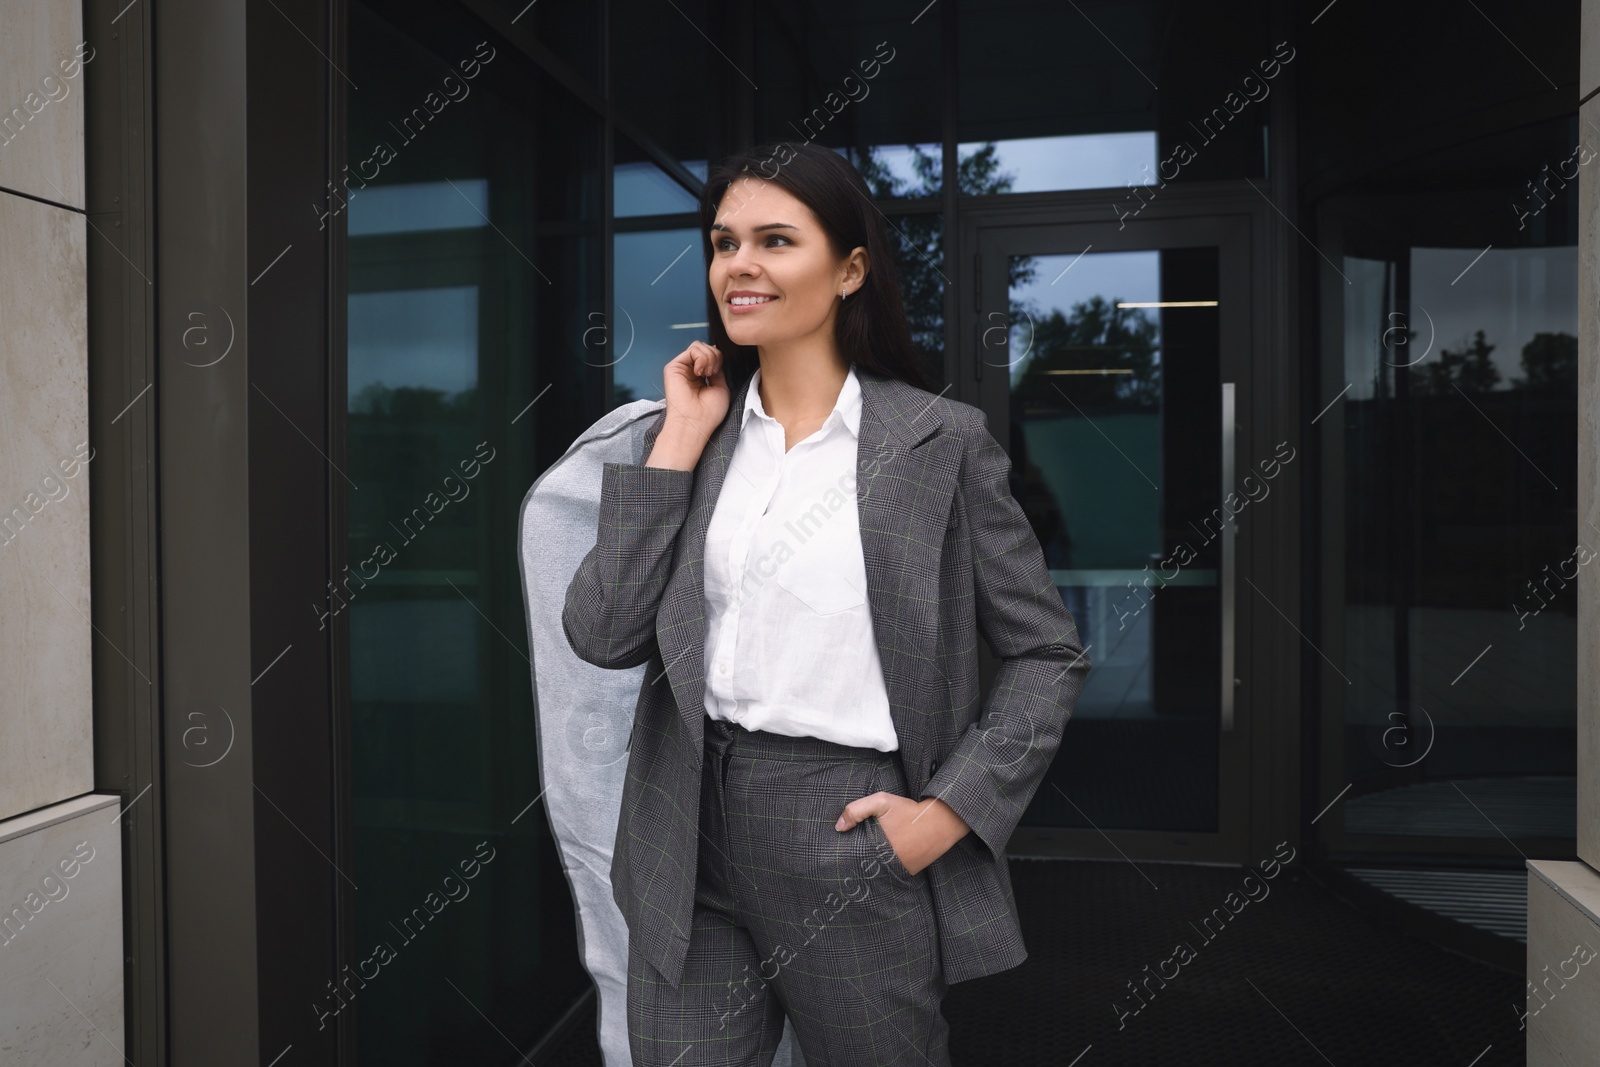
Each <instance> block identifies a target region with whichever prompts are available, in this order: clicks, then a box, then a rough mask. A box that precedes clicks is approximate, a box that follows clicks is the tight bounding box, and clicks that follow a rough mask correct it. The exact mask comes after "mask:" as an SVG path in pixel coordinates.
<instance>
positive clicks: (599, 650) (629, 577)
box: [561, 409, 695, 669]
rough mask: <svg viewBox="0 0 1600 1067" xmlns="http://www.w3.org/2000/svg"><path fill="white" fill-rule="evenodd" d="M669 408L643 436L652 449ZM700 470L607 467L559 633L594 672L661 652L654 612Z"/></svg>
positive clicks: (646, 455)
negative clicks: (594, 525) (594, 526)
mask: <svg viewBox="0 0 1600 1067" xmlns="http://www.w3.org/2000/svg"><path fill="white" fill-rule="evenodd" d="M665 421H666V411H665V409H663V410H662V412H661V413H660V414H659V415H658V416H657V417H656V420H655V422H654V424H653V425H652V426H651V427H650V429H649V430H647V431H645V438H644V451H643V452H641V453H640V459H641V460H645V459H648V458H649V457H650V450H651V448H652V447H653V446H654V444H655V439H656V437H657V435H659V434H660V432H661V427H662V425H663V424H664V423H665ZM694 476H695V472H694V471H692V470H687V471H682V470H672V469H670V468H667V467H647V466H645V465H644V464H643V463H642V462H640V463H616V462H608V463H605V464H603V465H602V468H601V475H600V518H599V523H598V530H597V533H596V537H595V545H594V547H593V548H591V549H590V550H589V552H588V554H587V555H586V556H584V557H583V562H581V563H579V564H578V570H577V572H576V573H575V574H574V575H573V576H572V581H571V582H570V583H569V584H568V586H567V598H566V603H565V604H564V606H563V607H562V610H561V628H562V629H563V630H564V631H565V632H566V635H567V643H568V644H569V645H571V646H572V651H573V652H575V653H577V655H578V658H579V659H582V660H584V661H585V662H587V663H592V664H594V665H595V666H596V667H608V668H615V669H621V668H625V667H635V666H638V665H639V664H641V663H644V662H645V661H647V660H648V659H649V658H650V657H651V656H652V655H654V654H655V652H656V609H657V607H658V606H659V604H660V602H661V593H662V590H664V589H665V588H666V585H667V579H668V578H669V577H671V570H672V557H673V548H674V546H675V545H676V543H677V538H678V531H679V530H680V529H682V527H683V522H684V519H685V518H686V517H687V516H688V513H689V500H690V497H691V495H692V492H693V489H694Z"/></svg>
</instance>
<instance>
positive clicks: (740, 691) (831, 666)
mask: <svg viewBox="0 0 1600 1067" xmlns="http://www.w3.org/2000/svg"><path fill="white" fill-rule="evenodd" d="M760 384H761V371H760V369H759V368H758V369H757V370H756V372H755V374H754V375H753V376H752V377H751V379H750V387H749V391H748V393H746V398H745V406H744V412H743V416H742V419H743V421H742V422H741V424H740V428H739V440H738V444H737V445H736V446H735V448H734V452H733V458H732V460H731V462H730V465H729V467H728V472H727V476H726V477H725V478H724V479H723V483H722V491H721V493H720V494H718V497H717V504H716V508H715V509H714V510H713V511H712V513H711V522H710V525H709V526H708V527H707V529H706V558H705V592H706V609H707V630H706V661H705V668H706V691H705V705H706V712H707V714H709V715H711V716H712V717H713V718H716V719H724V720H728V721H731V722H736V723H739V724H740V725H741V726H744V727H745V728H746V729H749V730H766V731H768V732H770V733H777V734H786V735H789V736H799V737H820V738H823V739H824V740H828V741H835V742H838V743H839V744H842V745H853V746H857V747H861V748H876V749H879V750H881V751H884V752H891V751H894V750H895V749H897V748H899V747H900V741H899V738H898V737H897V736H896V734H895V729H894V720H893V719H892V718H891V717H890V715H889V694H888V692H887V690H886V689H885V688H884V684H883V664H882V662H881V661H880V660H879V657H878V644H877V641H876V639H875V638H874V637H873V631H872V615H871V612H870V611H869V609H868V604H867V569H866V563H865V561H864V559H863V558H862V555H861V527H860V515H859V513H858V512H857V504H856V457H857V445H856V441H857V438H858V436H859V434H860V426H861V383H860V381H859V380H858V379H857V378H856V372H855V367H854V365H852V366H851V368H850V372H849V374H848V375H847V376H846V378H845V381H844V386H843V388H841V389H840V390H839V398H838V400H837V401H835V402H834V406H833V410H832V411H831V412H830V413H829V414H828V417H827V419H826V420H825V421H824V422H823V424H822V426H821V427H820V428H818V429H817V431H816V432H815V433H813V434H812V435H811V436H809V437H807V438H806V439H805V440H803V441H800V442H799V443H797V444H796V445H795V446H794V447H793V448H791V449H789V450H788V451H787V452H785V450H784V439H785V434H784V429H783V424H782V423H780V422H778V420H777V419H774V418H773V417H772V416H770V415H768V414H767V413H766V411H765V410H764V409H763V408H762V406H761V393H760V391H759V390H758V388H757V387H758V386H759V385H760Z"/></svg>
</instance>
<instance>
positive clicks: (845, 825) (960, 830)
mask: <svg viewBox="0 0 1600 1067" xmlns="http://www.w3.org/2000/svg"><path fill="white" fill-rule="evenodd" d="M871 815H876V816H877V817H878V825H879V826H882V827H883V835H884V836H885V837H887V838H888V839H889V847H890V848H892V849H894V854H895V856H896V857H897V858H898V859H899V860H900V862H901V863H902V864H904V865H905V868H906V870H908V871H910V872H911V873H912V874H918V873H920V872H921V871H922V869H923V868H924V867H926V866H928V864H930V863H932V862H933V861H934V860H936V859H938V858H939V857H940V856H942V855H944V854H945V853H946V852H948V851H949V850H950V847H951V846H952V845H954V844H955V843H956V842H957V841H959V840H961V839H962V838H963V837H965V836H966V835H967V833H968V832H969V827H968V826H967V824H966V822H965V821H964V820H963V819H962V818H961V816H959V815H957V814H956V813H955V809H954V808H952V807H950V805H948V804H946V803H945V802H944V801H942V800H940V799H938V798H937V797H927V798H925V799H923V800H920V801H918V800H912V799H911V798H910V797H903V796H901V795H899V794H898V793H883V792H879V793H871V794H868V795H867V796H864V797H861V798H859V799H857V800H852V801H851V802H850V803H848V804H846V805H845V806H844V814H842V815H840V816H839V821H838V822H836V823H834V826H833V828H834V829H835V830H839V831H844V830H848V829H850V828H851V827H853V826H855V825H856V824H857V823H859V822H860V821H861V820H862V819H865V818H867V817H868V816H871Z"/></svg>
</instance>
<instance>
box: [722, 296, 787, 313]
mask: <svg viewBox="0 0 1600 1067" xmlns="http://www.w3.org/2000/svg"><path fill="white" fill-rule="evenodd" d="M777 302H778V298H777V297H775V296H774V297H771V298H770V299H767V300H762V301H758V302H757V303H754V304H735V303H734V302H733V301H732V300H730V301H728V311H729V312H730V313H731V314H734V315H742V314H744V313H745V312H747V311H754V310H756V308H764V307H766V306H767V305H768V304H776V303H777Z"/></svg>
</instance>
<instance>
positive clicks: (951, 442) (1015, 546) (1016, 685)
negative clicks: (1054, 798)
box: [562, 367, 1089, 986]
mask: <svg viewBox="0 0 1600 1067" xmlns="http://www.w3.org/2000/svg"><path fill="white" fill-rule="evenodd" d="M856 375H857V378H858V379H859V381H860V383H861V392H862V398H861V399H862V404H861V423H860V433H859V435H858V452H859V455H858V467H857V472H858V473H857V478H856V496H857V505H858V510H859V514H860V529H861V549H862V554H863V556H864V558H865V561H866V572H867V587H868V589H867V601H868V605H869V607H870V610H871V614H872V628H873V633H874V637H875V639H876V641H877V643H878V652H879V656H880V658H881V660H882V663H883V675H884V684H885V688H886V689H887V690H888V694H889V710H890V715H891V717H892V718H893V720H894V727H895V732H896V734H897V735H898V737H899V741H900V759H901V764H902V766H903V768H904V771H905V778H906V783H907V785H908V787H909V790H910V795H911V796H912V797H938V798H940V799H941V800H943V801H944V802H945V803H947V804H949V805H950V807H951V808H953V809H954V810H955V811H956V813H957V814H958V815H960V816H961V817H962V818H963V819H964V820H966V822H967V825H968V826H970V827H971V828H972V832H971V833H969V834H967V835H966V836H964V837H963V838H962V839H961V840H960V841H959V842H957V843H956V844H955V846H954V847H952V848H951V849H950V850H949V851H948V852H946V853H945V854H944V855H943V856H940V857H939V859H937V860H935V861H934V862H933V863H932V864H930V865H929V866H928V868H927V870H926V872H925V873H926V874H927V876H928V881H929V888H930V890H931V892H932V898H933V907H934V913H935V921H936V925H937V928H938V931H939V948H940V952H941V958H942V962H943V967H944V975H945V980H946V981H947V982H951V983H954V982H960V981H965V980H966V979H969V978H976V977H979V976H982V975H987V974H993V973H995V972H996V971H1003V970H1006V969H1007V968H1010V967H1014V966H1016V965H1017V964H1019V963H1021V962H1022V961H1023V960H1024V959H1025V958H1026V957H1027V951H1026V949H1025V948H1024V946H1023V942H1022V931H1021V928H1020V926H1019V925H1018V922H1017V907H1016V901H1015V899H1014V897H1013V895H1012V890H1011V877H1010V872H1009V870H1008V868H1007V865H1006V855H1005V848H1006V842H1007V841H1008V840H1009V839H1010V837H1011V833H1012V831H1013V830H1014V829H1015V828H1016V825H1017V822H1018V820H1019V819H1020V818H1021V817H1022V813H1023V810H1024V809H1025V808H1026V807H1027V805H1028V801H1029V800H1030V799H1031V798H1032V797H1033V794H1034V792H1035V790H1037V789H1038V787H1039V783H1040V781H1041V780H1042V779H1043V777H1044V774H1045V772H1046V770H1047V769H1048V768H1049V766H1050V762H1051V759H1052V758H1053V757H1054V755H1055V752H1056V749H1057V747H1058V746H1059V745H1060V743H1061V734H1062V728H1063V727H1064V726H1065V725H1066V722H1067V719H1068V717H1069V716H1070V715H1071V714H1072V708H1073V705H1074V704H1075V703H1076V701H1077V699H1078V692H1079V691H1080V690H1081V689H1082V687H1083V679H1084V675H1085V674H1087V672H1088V670H1089V658H1088V657H1087V656H1086V655H1085V654H1084V650H1083V649H1082V648H1081V647H1079V642H1078V632H1077V627H1076V626H1074V625H1073V621H1072V616H1071V615H1070V614H1069V613H1068V612H1067V609H1066V607H1065V606H1064V605H1063V604H1062V600H1061V595H1060V592H1059V591H1058V590H1057V588H1056V586H1055V584H1054V582H1052V580H1051V578H1050V574H1049V571H1048V569H1047V568H1046V566H1045V560H1044V553H1043V552H1042V551H1041V549H1040V547H1039V542H1038V539H1037V538H1036V537H1035V536H1034V533H1033V529H1032V527H1031V526H1029V524H1028V520H1027V518H1026V516H1025V515H1024V514H1023V511H1022V508H1021V507H1020V506H1019V505H1018V504H1017V502H1016V501H1015V500H1014V499H1013V498H1012V496H1011V489H1010V485H1009V483H1008V480H1007V479H1008V475H1009V472H1010V469H1011V461H1010V459H1009V457H1008V456H1007V455H1006V453H1005V451H1004V450H1003V449H1002V448H1001V447H1000V445H999V443H998V442H996V441H995V439H994V437H993V436H992V435H991V434H990V433H989V431H988V422H987V418H986V416H985V415H984V414H983V412H982V410H980V409H979V408H976V407H973V406H972V405H970V404H964V403H962V402H960V401H956V400H948V399H945V398H943V397H940V396H936V395H935V394H933V393H930V392H927V391H926V390H923V389H918V388H916V387H914V386H911V385H908V384H906V383H904V382H901V381H899V380H898V379H893V378H887V377H884V376H882V375H878V374H875V373H872V372H869V371H866V370H864V369H863V368H860V367H857V368H856ZM747 391H748V384H746V386H745V388H744V389H741V390H740V392H739V394H738V395H737V396H735V397H733V398H732V400H731V402H730V403H729V406H728V407H729V410H728V414H727V416H726V417H725V418H724V419H723V421H722V423H721V424H720V425H719V426H718V428H717V430H716V431H715V432H714V433H713V434H712V436H711V439H710V440H709V441H708V442H707V444H706V447H705V450H704V452H702V453H701V456H700V460H699V462H698V464H697V465H696V467H695V469H694V470H692V471H678V470H669V469H667V468H661V467H647V466H644V465H643V464H642V462H641V463H639V464H629V463H612V462H608V463H606V464H604V466H603V468H602V474H601V489H600V519H599V529H598V532H597V537H596V543H595V546H594V547H593V548H592V549H590V550H589V553H588V555H586V556H585V557H584V559H583V562H582V563H581V564H580V565H579V567H578V570H577V573H576V574H575V575H574V576H573V579H572V583H571V585H570V586H569V587H568V589H567V598H566V603H565V605H564V607H563V610H562V626H563V628H564V629H565V631H566V635H567V640H568V642H569V643H570V644H571V645H572V648H573V651H574V652H576V653H577V654H578V656H579V657H581V658H582V659H584V660H586V661H587V662H589V663H593V664H595V665H597V666H601V667H610V668H626V667H634V666H637V665H638V664H640V663H646V662H648V664H649V666H648V667H647V668H646V671H645V675H644V681H643V683H642V684H641V687H640V690H639V701H638V705H637V707H636V710H635V713H634V723H633V734H632V737H631V739H630V741H629V751H628V769H627V777H626V781H625V783H624V785H623V793H622V810H621V815H620V817H619V821H618V825H617V836H616V844H615V853H614V857H613V860H612V864H611V888H612V893H613V895H614V897H615V899H616V902H617V906H618V907H619V908H620V909H621V910H622V914H623V916H624V917H625V919H626V920H627V924H628V936H629V938H630V939H631V940H632V941H633V943H635V944H636V945H637V946H638V947H639V948H640V950H641V951H642V953H643V955H644V956H645V958H646V959H648V960H649V961H650V963H651V964H652V965H653V966H654V967H655V968H656V969H657V970H658V971H660V972H661V974H662V976H663V977H665V978H666V979H667V981H668V982H670V983H671V984H672V985H674V986H676V985H678V984H679V983H680V982H681V980H682V975H683V961H684V955H685V952H686V950H687V948H688V944H689V930H690V922H691V918H690V917H691V915H692V912H693V907H694V891H695V875H696V862H697V851H698V847H699V799H700V765H701V749H702V744H703V741H704V732H703V722H704V716H705V705H704V695H705V681H706V678H705V638H706V626H707V622H706V603H705V585H704V571H703V564H704V559H705V541H706V527H707V526H708V525H709V523H710V521H711V513H712V509H713V508H715V506H716V503H717V495H718V493H719V492H720V491H721V489H722V482H723V478H724V476H725V475H726V474H727V471H728V465H729V462H730V461H731V459H732V457H733V450H734V445H735V444H736V443H737V441H738V437H739V427H740V422H741V416H742V415H743V412H744V401H745V393H746V392H747ZM665 418H666V414H665V411H663V412H662V414H661V415H659V416H657V417H656V419H655V420H654V423H653V425H652V426H651V427H650V429H649V430H648V431H647V432H646V435H645V440H644V451H643V452H642V453H640V456H641V460H643V459H647V458H648V457H649V455H650V449H651V447H652V446H653V445H654V443H655V439H656V436H657V435H658V434H659V433H660V431H661V426H662V424H663V422H664V421H665ZM979 634H982V635H983V638H984V640H985V641H986V642H987V643H988V645H989V647H990V649H991V650H992V652H993V653H994V655H995V656H996V657H998V659H999V660H1000V663H1001V666H1000V670H999V674H998V676H997V677H996V678H995V680H994V684H993V686H992V687H991V689H990V693H989V697H988V699H987V701H982V700H981V699H980V692H979V689H980V686H979V678H978V643H977V637H978V635H979Z"/></svg>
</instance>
